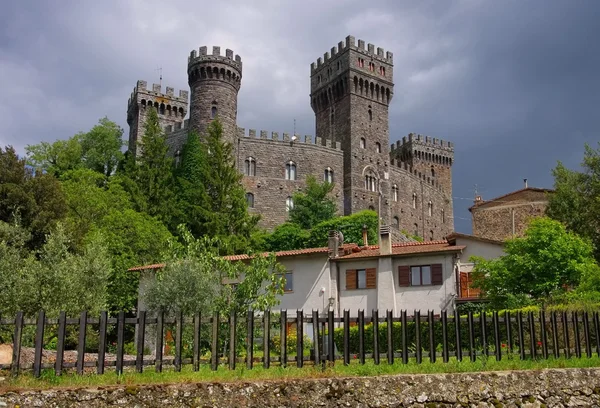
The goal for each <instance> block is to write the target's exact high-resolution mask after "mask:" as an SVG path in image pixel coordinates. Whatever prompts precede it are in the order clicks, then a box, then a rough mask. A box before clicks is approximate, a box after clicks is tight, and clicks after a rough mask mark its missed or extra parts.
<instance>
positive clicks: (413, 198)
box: [412, 193, 417, 209]
mask: <svg viewBox="0 0 600 408" xmlns="http://www.w3.org/2000/svg"><path fill="white" fill-rule="evenodd" d="M412 208H413V209H416V208H417V193H413V195H412Z"/></svg>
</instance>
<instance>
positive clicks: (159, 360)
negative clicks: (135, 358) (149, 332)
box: [154, 310, 165, 373]
mask: <svg viewBox="0 0 600 408" xmlns="http://www.w3.org/2000/svg"><path fill="white" fill-rule="evenodd" d="M164 319H165V312H164V311H163V310H160V311H159V312H158V315H157V317H156V352H155V354H156V359H155V361H154V370H155V371H156V372H157V373H161V372H162V364H163V341H164V333H163V328H164Z"/></svg>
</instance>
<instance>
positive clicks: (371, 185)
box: [365, 171, 378, 192]
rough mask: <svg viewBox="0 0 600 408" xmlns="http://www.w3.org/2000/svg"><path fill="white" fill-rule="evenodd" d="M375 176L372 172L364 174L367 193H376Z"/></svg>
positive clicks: (376, 181)
mask: <svg viewBox="0 0 600 408" xmlns="http://www.w3.org/2000/svg"><path fill="white" fill-rule="evenodd" d="M377 185H378V180H377V175H376V174H375V173H374V172H373V171H369V172H367V173H366V174H365V190H367V191H373V192H376V191H377Z"/></svg>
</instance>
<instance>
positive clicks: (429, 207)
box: [427, 201, 433, 217]
mask: <svg viewBox="0 0 600 408" xmlns="http://www.w3.org/2000/svg"><path fill="white" fill-rule="evenodd" d="M427 211H428V213H429V216H430V217H431V215H432V214H433V203H432V202H431V201H430V202H428V203H427Z"/></svg>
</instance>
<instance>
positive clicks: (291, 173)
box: [285, 161, 296, 180]
mask: <svg viewBox="0 0 600 408" xmlns="http://www.w3.org/2000/svg"><path fill="white" fill-rule="evenodd" d="M285 179H286V180H296V163H294V162H293V161H289V162H287V163H286V164H285Z"/></svg>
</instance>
